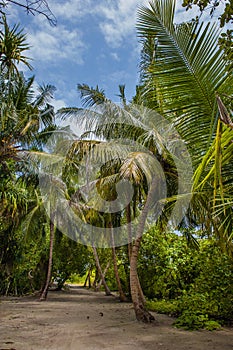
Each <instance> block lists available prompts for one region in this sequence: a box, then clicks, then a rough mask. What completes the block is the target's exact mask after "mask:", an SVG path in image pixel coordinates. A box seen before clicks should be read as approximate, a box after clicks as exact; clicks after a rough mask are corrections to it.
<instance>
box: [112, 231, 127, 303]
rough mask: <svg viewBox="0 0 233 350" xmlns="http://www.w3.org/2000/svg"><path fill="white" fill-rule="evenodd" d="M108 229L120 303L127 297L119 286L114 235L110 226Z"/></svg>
mask: <svg viewBox="0 0 233 350" xmlns="http://www.w3.org/2000/svg"><path fill="white" fill-rule="evenodd" d="M110 226H111V227H110V229H111V241H112V258H113V266H114V273H115V278H116V282H117V288H118V292H119V298H120V301H127V297H126V295H125V293H124V292H123V289H122V286H121V280H120V276H119V271H118V266H117V256H116V249H115V241H114V234H113V228H112V224H110Z"/></svg>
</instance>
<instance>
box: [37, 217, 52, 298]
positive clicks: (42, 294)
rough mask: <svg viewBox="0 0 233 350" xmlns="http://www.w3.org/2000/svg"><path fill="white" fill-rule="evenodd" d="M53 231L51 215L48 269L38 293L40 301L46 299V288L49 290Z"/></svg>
mask: <svg viewBox="0 0 233 350" xmlns="http://www.w3.org/2000/svg"><path fill="white" fill-rule="evenodd" d="M54 233H55V225H54V216H51V219H50V244H49V262H48V271H47V277H46V282H45V286H44V288H43V290H42V293H41V295H40V300H41V301H42V300H46V298H47V294H48V290H49V283H50V280H51V275H52V264H53V243H54Z"/></svg>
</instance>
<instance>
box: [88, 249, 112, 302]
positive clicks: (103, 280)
mask: <svg viewBox="0 0 233 350" xmlns="http://www.w3.org/2000/svg"><path fill="white" fill-rule="evenodd" d="M92 249H93V254H94V258H95V263H96V267H97V269H98V272H99V275H100V278H101V280H102V283H103V286H104V289H105V294H106V295H111V292H110V289H109V287H108V285H107V283H106V281H105V278H104V274H103V272H102V269H101V266H100V261H99V257H98V253H97V250H96V247H95V246H92Z"/></svg>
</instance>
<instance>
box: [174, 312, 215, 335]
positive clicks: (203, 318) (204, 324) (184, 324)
mask: <svg viewBox="0 0 233 350" xmlns="http://www.w3.org/2000/svg"><path fill="white" fill-rule="evenodd" d="M175 326H176V327H177V328H183V329H186V330H198V329H200V328H205V329H207V330H208V331H213V330H215V329H219V328H221V325H220V323H218V322H216V321H213V320H210V319H209V316H208V315H207V314H201V313H195V312H191V313H190V312H189V311H185V312H184V313H183V314H182V315H181V316H180V317H179V318H178V319H177V321H176V322H175Z"/></svg>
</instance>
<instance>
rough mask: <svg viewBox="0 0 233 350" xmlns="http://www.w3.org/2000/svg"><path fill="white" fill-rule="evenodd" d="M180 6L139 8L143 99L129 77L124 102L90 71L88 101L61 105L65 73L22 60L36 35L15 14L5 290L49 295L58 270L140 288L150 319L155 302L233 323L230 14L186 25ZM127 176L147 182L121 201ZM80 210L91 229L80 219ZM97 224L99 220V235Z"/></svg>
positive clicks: (5, 149)
mask: <svg viewBox="0 0 233 350" xmlns="http://www.w3.org/2000/svg"><path fill="white" fill-rule="evenodd" d="M189 3H190V2H189ZM174 12H175V1H174V0H164V1H159V0H154V1H152V2H151V4H150V5H149V6H148V7H141V8H140V9H139V10H138V21H137V30H138V36H139V39H140V41H141V44H142V51H141V63H140V70H141V72H140V85H139V86H137V87H136V93H135V96H134V97H133V98H132V101H130V102H128V101H126V98H125V94H124V86H119V96H120V101H121V106H119V105H116V104H114V103H112V101H110V100H109V99H108V98H107V97H106V95H105V93H104V91H103V90H101V89H99V88H98V86H97V87H96V88H92V87H89V86H88V85H85V84H83V85H81V84H79V85H78V92H79V94H80V96H81V99H82V101H83V107H84V108H83V109H80V108H63V109H61V110H60V111H58V112H57V113H55V112H54V108H53V106H52V98H53V93H54V91H55V87H53V86H51V85H43V86H40V87H39V89H38V90H37V91H34V88H33V82H34V77H31V78H30V79H25V77H24V75H23V73H21V72H19V70H18V63H21V64H24V65H25V66H26V67H27V68H28V69H32V67H31V65H30V63H29V59H28V54H26V52H27V51H28V50H29V47H28V45H27V42H26V36H25V34H24V32H23V31H22V30H21V29H20V27H19V26H18V25H15V26H14V27H13V28H10V27H9V26H8V23H7V19H6V16H5V15H4V14H3V16H2V22H1V31H0V104H1V110H0V113H1V120H0V293H1V294H2V295H24V294H27V293H36V294H37V293H38V295H39V297H40V299H41V300H44V299H46V297H47V292H48V289H49V286H50V284H51V282H56V285H57V289H61V288H63V286H64V284H65V283H66V282H67V281H69V282H74V281H76V282H77V281H79V282H80V281H81V280H82V282H83V283H84V282H85V286H89V287H93V288H95V289H96V290H98V289H100V288H104V290H105V292H106V294H107V295H108V294H110V293H111V290H117V291H118V292H119V298H120V300H121V301H125V300H129V299H130V300H132V302H133V305H134V309H135V314H136V318H137V319H138V320H142V321H144V322H151V321H153V319H154V317H153V316H152V314H151V313H150V312H149V310H156V311H158V312H165V313H168V314H170V315H172V316H176V317H177V319H176V322H175V324H176V325H177V326H178V327H184V328H187V329H198V328H204V327H205V328H207V329H210V330H211V329H215V328H218V327H219V326H220V325H222V324H231V322H232V320H233V306H232V305H233V288H232V287H233V269H232V267H233V266H232V265H233V260H232V259H233V245H232V243H233V241H232V238H233V228H232V224H233V222H232V202H233V186H232V179H233V173H232V157H233V146H232V129H233V124H232V120H231V117H230V112H231V110H232V70H231V67H232V64H231V63H232V62H231V55H229V54H227V55H226V53H224V52H223V51H222V47H219V46H218V38H219V32H218V29H217V28H216V26H214V25H212V24H204V23H196V22H195V21H194V22H189V23H182V24H179V25H176V24H174V23H173V20H174ZM29 52H30V51H29ZM228 53H229V52H228ZM59 118H60V119H66V120H67V119H68V120H69V118H72V119H73V121H75V120H76V122H77V123H80V124H81V125H82V127H84V129H85V132H84V135H83V136H82V137H81V138H80V139H77V138H73V136H72V138H71V137H70V135H71V133H70V132H69V129H67V128H66V129H62V128H61V127H59V126H58V125H59V123H57V122H56V121H57V119H59ZM161 118H163V119H161ZM161 120H162V121H163V122H162V123H161ZM54 131H56V132H55V133H54ZM90 134H91V135H92V137H91V138H90ZM64 135H65V136H64ZM179 135H180V136H179ZM122 140H124V142H123V141H122ZM125 140H127V142H125ZM48 141H49V143H48ZM64 144H66V145H67V144H68V145H69V147H68V150H67V151H66V149H65V154H64ZM155 160H156V161H155ZM60 163H61V164H62V165H61V170H62V171H60V172H59V170H60V168H59V166H60ZM89 163H90V164H91V165H89ZM96 163H97V165H98V164H101V166H99V167H97V168H96V165H95V164H96ZM158 163H159V164H160V166H159V167H158V165H157V164H158ZM58 168H59V169H58ZM41 169H42V170H43V174H42V176H43V186H44V192H43V191H42V188H41ZM57 169H58V170H57ZM192 169H193V174H192V171H191V170H192ZM44 170H46V171H44ZM184 173H185V176H184ZM90 175H91V176H92V178H91V181H90V182H89V183H88V182H87V183H84V181H83V179H89V178H90ZM186 175H187V176H186ZM87 181H88V180H87ZM119 181H122V183H125V182H126V181H127V183H130V185H131V187H130V188H132V190H133V195H132V197H131V198H130V201H128V197H127V196H128V195H129V192H128V188H126V190H123V191H122V192H123V193H122V196H123V197H122V201H123V202H124V203H125V202H126V203H127V205H124V206H122V205H121V206H119V207H117V210H109V208H110V209H112V207H111V205H112V204H111V203H112V202H114V201H115V200H116V198H117V190H116V184H117V183H118V182H119ZM158 182H159V184H160V186H158V185H157V184H158ZM161 184H163V186H162V185H161ZM43 186H42V187H43ZM164 187H166V191H164V190H163V189H164ZM96 188H97V191H96V190H95V189H96ZM58 193H59V196H58ZM87 194H88V196H87ZM97 194H98V196H97ZM47 195H49V196H47ZM46 196H47V199H46V198H45V197H46ZM57 198H58V199H59V200H60V201H59V202H58V203H57ZM100 198H102V199H101V200H100ZM62 203H66V205H67V206H66V207H65V208H66V210H64V208H63V204H62ZM187 203H188V204H189V205H188V206H187ZM70 208H71V209H70ZM97 209H98V210H97ZM151 209H153V212H151ZM69 210H72V211H73V212H74V213H75V217H76V218H77V221H76V220H73V216H72V220H70V221H69V220H68V221H65V226H66V229H65V230H63V229H62V228H64V219H63V218H64V213H65V214H66V213H69ZM157 213H159V215H158V214H157ZM79 219H81V220H82V222H83V223H84V224H85V225H83V226H82V229H83V230H86V227H88V229H87V231H82V232H81V231H80V225H79V223H80V220H79ZM170 226H172V227H171V228H170ZM90 227H95V229H96V230H97V228H98V230H97V231H98V232H99V235H98V237H97V238H96V236H95V235H94V234H91V233H90ZM119 227H120V228H121V235H119V229H118V228H119ZM66 230H67V231H66ZM97 231H96V232H97ZM80 232H81V233H80ZM143 233H144V234H143ZM82 234H83V235H82ZM119 236H120V238H122V237H124V244H122V240H121V239H119ZM105 240H106V241H105ZM106 242H107V243H106ZM103 247H105V248H104V249H103Z"/></svg>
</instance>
